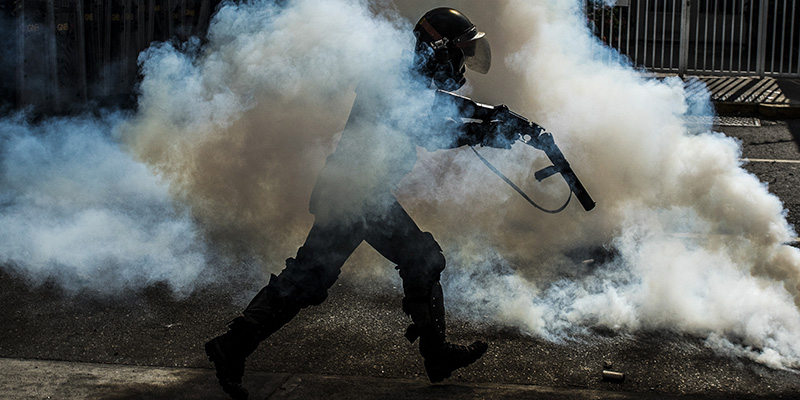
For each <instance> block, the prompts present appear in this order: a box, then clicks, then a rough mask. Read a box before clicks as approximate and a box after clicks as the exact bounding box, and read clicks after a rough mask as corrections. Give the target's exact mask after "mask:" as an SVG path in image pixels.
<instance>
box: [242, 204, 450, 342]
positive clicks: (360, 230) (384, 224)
mask: <svg viewBox="0 0 800 400" xmlns="http://www.w3.org/2000/svg"><path fill="white" fill-rule="evenodd" d="M362 241H366V242H367V243H369V244H370V245H371V246H372V247H373V248H375V250H377V251H378V252H379V253H380V254H381V255H383V256H384V257H386V258H387V259H388V260H390V261H392V262H393V263H395V264H397V269H398V271H399V272H400V277H401V278H402V279H403V290H404V292H405V296H406V299H421V300H422V299H427V298H428V297H429V296H430V293H431V290H432V288H433V287H434V286H437V287H438V282H439V277H440V274H441V272H442V270H444V266H445V260H444V256H443V255H442V252H441V248H440V247H439V244H438V243H436V241H435V240H434V239H433V235H431V234H430V233H427V232H422V231H421V230H420V229H419V227H418V226H417V224H416V223H414V221H413V220H412V219H411V217H410V216H409V215H408V213H406V211H405V210H404V209H403V207H402V206H401V205H400V204H399V203H397V201H396V200H395V201H394V202H393V204H391V205H390V206H389V207H387V208H386V211H385V212H382V213H381V215H380V216H378V217H375V218H368V219H365V220H362V221H359V222H355V223H348V224H341V223H324V222H320V221H316V222H315V223H314V226H313V227H312V228H311V231H310V232H309V234H308V238H307V239H306V242H305V244H303V246H302V247H301V248H300V249H299V250H298V251H297V256H296V257H295V258H290V259H288V260H286V268H285V269H284V270H283V271H282V272H281V273H280V275H278V276H275V275H273V276H272V278H271V279H270V282H269V284H268V285H267V286H265V287H264V288H263V289H261V291H260V292H259V293H258V294H257V295H256V296H255V298H253V300H252V301H251V302H250V304H249V305H248V306H247V308H246V309H245V310H244V311H243V313H242V314H243V315H244V318H245V320H246V321H247V322H248V323H250V324H254V325H256V326H258V327H259V328H260V330H262V332H263V333H262V335H261V336H262V339H261V340H263V338H266V337H267V336H269V335H270V334H272V333H273V332H274V331H276V330H277V329H279V328H280V327H281V326H283V325H284V324H286V323H287V322H289V321H290V320H291V319H292V318H294V316H295V315H296V314H297V313H298V312H299V311H300V309H301V308H304V307H307V306H310V305H319V304H321V303H322V302H323V301H325V299H326V298H327V297H328V289H329V288H330V287H331V286H333V284H334V282H336V279H337V278H338V277H339V273H340V272H341V268H342V265H343V264H344V262H345V261H346V260H347V258H348V257H349V256H350V254H352V253H353V251H355V249H356V247H358V245H359V244H361V242H362Z"/></svg>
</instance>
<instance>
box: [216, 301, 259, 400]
mask: <svg viewBox="0 0 800 400" xmlns="http://www.w3.org/2000/svg"><path fill="white" fill-rule="evenodd" d="M260 336H261V335H259V332H258V330H257V329H255V327H254V326H252V325H251V324H248V323H247V322H246V321H245V320H244V318H243V317H238V318H236V319H234V320H233V321H232V322H231V324H230V325H229V330H228V332H226V333H225V334H223V335H221V336H217V337H215V338H214V339H211V340H210V341H208V342H207V343H206V346H205V347H206V355H207V356H208V359H209V360H210V361H211V362H213V363H214V368H215V369H216V370H217V379H218V380H219V384H220V385H221V386H222V390H224V391H225V393H227V394H228V395H230V396H231V398H232V399H235V400H246V399H247V396H248V392H247V389H245V388H244V386H242V377H243V376H244V361H245V359H246V358H247V356H249V355H250V354H251V353H252V352H253V351H255V349H256V347H258V343H259V342H260V341H261V340H259V337H260Z"/></svg>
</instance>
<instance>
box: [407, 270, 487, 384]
mask: <svg viewBox="0 0 800 400" xmlns="http://www.w3.org/2000/svg"><path fill="white" fill-rule="evenodd" d="M403 309H404V311H405V312H406V313H407V314H408V315H410V316H411V320H412V321H413V322H414V323H413V324H412V325H411V326H409V327H408V330H406V338H408V340H409V341H411V342H412V343H413V342H414V341H415V340H416V339H417V338H419V352H420V354H422V357H423V358H425V372H427V374H428V379H430V381H431V382H432V383H437V382H441V381H442V380H444V379H446V378H449V377H450V375H451V374H452V373H453V371H455V370H457V369H459V368H462V367H466V366H467V365H469V364H472V363H473V362H475V361H476V360H478V359H479V358H480V357H481V356H482V355H483V353H485V352H486V349H487V348H488V347H489V345H488V344H486V343H485V342H482V341H480V340H478V341H475V342H473V343H472V344H470V345H469V346H464V345H457V344H452V343H450V342H448V341H447V340H446V334H445V320H444V301H443V299H442V286H441V285H440V284H439V282H436V283H434V284H433V286H432V287H431V290H430V293H429V295H427V296H424V297H416V298H414V297H408V296H406V298H405V299H403Z"/></svg>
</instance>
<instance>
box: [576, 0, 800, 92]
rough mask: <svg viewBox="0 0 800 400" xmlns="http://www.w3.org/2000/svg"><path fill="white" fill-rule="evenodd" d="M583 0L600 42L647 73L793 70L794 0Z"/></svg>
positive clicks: (799, 25) (798, 22) (797, 69)
mask: <svg viewBox="0 0 800 400" xmlns="http://www.w3.org/2000/svg"><path fill="white" fill-rule="evenodd" d="M587 1H591V2H592V7H589V8H587V9H588V10H589V11H590V14H589V15H590V19H592V20H593V21H594V22H595V24H596V25H595V26H596V33H597V34H598V35H599V36H601V38H602V39H603V40H604V41H605V43H607V44H608V45H609V46H611V47H614V48H615V49H617V50H618V51H619V52H620V53H622V54H626V55H628V56H630V57H631V59H632V60H633V62H634V63H636V64H638V65H641V66H644V67H646V68H649V69H652V70H654V71H662V72H675V71H677V72H678V73H680V74H683V73H687V72H691V73H698V74H709V75H742V74H743V75H759V76H765V75H769V76H790V77H798V76H800V49H798V48H797V44H798V43H800V38H798V37H797V36H798V29H800V15H797V14H798V5H797V1H798V0H672V1H667V0H629V1H624V2H623V3H622V4H621V5H619V6H615V7H609V6H604V5H602V4H600V3H599V2H596V1H594V0H587ZM676 1H680V2H681V3H680V6H678V3H676ZM790 2H791V3H790ZM622 7H626V8H627V11H626V10H623V9H622ZM668 14H671V15H668ZM626 15H627V17H626ZM676 30H678V32H676ZM615 35H616V37H615ZM623 36H624V37H623ZM659 47H660V49H659ZM676 53H677V54H676ZM676 59H677V60H676Z"/></svg>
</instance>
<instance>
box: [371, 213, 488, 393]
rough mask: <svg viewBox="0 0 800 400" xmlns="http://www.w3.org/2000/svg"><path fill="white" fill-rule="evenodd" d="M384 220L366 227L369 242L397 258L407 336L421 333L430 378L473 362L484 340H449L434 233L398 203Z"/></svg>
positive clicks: (411, 337) (482, 349)
mask: <svg viewBox="0 0 800 400" xmlns="http://www.w3.org/2000/svg"><path fill="white" fill-rule="evenodd" d="M382 221H383V223H382V224H379V225H378V226H377V227H375V228H373V229H371V230H369V232H368V233H367V235H366V240H367V243H369V244H370V245H372V247H374V248H375V250H377V251H378V252H379V253H381V254H382V255H383V256H384V257H386V258H388V259H389V260H391V261H392V262H394V263H396V264H397V269H398V270H399V271H400V277H401V278H403V290H404V292H405V298H404V299H403V310H404V311H405V313H406V314H408V315H410V316H411V321H412V322H413V324H412V325H411V326H409V327H408V330H407V331H406V337H407V338H408V339H409V340H410V341H411V342H412V343H413V342H414V341H416V339H417V338H419V350H420V353H421V354H422V357H424V358H425V370H426V372H427V373H428V378H429V379H430V380H431V382H434V383H436V382H441V381H442V380H444V379H445V378H447V377H449V376H450V375H451V374H452V373H453V371H455V370H457V369H459V368H462V367H465V366H467V365H469V364H472V363H473V362H475V361H476V360H477V359H478V358H480V357H481V356H482V355H483V353H485V352H486V349H487V348H488V345H487V344H486V343H484V342H481V341H476V342H474V343H472V344H471V345H469V346H462V345H455V344H452V343H449V342H447V340H446V335H445V321H444V315H445V313H444V299H443V297H442V286H441V285H440V284H439V278H440V275H441V273H442V271H443V270H444V267H445V259H444V256H443V255H442V249H441V248H440V247H439V244H438V243H436V240H434V238H433V235H431V234H430V233H428V232H422V231H421V230H420V229H419V227H417V224H416V223H414V221H413V220H412V219H411V217H410V216H409V215H408V213H406V212H405V210H403V207H401V206H400V204H399V203H395V204H394V205H393V206H391V207H388V212H387V213H386V216H385V217H384V219H383V220H382Z"/></svg>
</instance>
